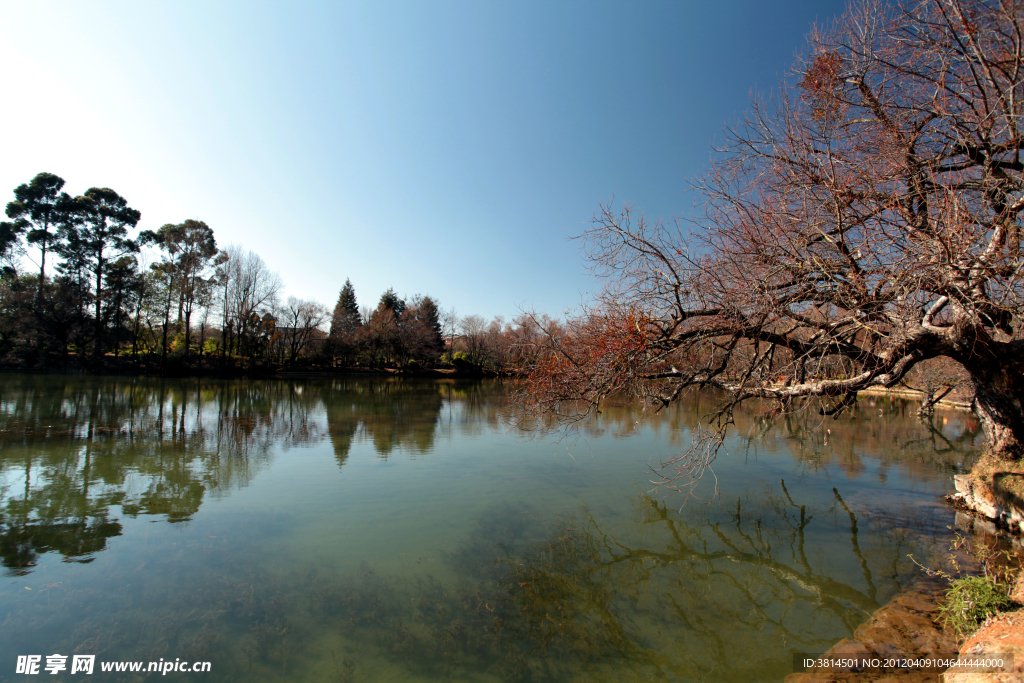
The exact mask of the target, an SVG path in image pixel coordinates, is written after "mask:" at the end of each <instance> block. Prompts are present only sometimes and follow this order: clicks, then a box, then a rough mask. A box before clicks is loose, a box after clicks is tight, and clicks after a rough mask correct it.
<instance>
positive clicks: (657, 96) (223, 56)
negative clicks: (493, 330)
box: [0, 0, 844, 318]
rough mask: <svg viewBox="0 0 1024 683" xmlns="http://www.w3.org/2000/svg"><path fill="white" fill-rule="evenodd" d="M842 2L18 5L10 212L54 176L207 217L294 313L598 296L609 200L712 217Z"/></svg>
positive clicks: (178, 213)
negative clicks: (349, 304) (698, 199)
mask: <svg viewBox="0 0 1024 683" xmlns="http://www.w3.org/2000/svg"><path fill="white" fill-rule="evenodd" d="M843 7H844V3H840V2H836V1H832V0H817V1H804V0H798V1H793V2H765V1H764V0H760V1H745V2H731V1H702V2H695V1H691V0H674V1H671V2H657V1H649V0H631V1H629V2H625V1H624V2H599V1H595V0H589V1H587V2H569V1H568V0H550V1H547V2H532V1H529V0H508V1H504V2H497V1H493V0H475V1H473V2H442V1H432V0H415V1H410V2H386V1H380V0H377V1H373V2H365V3H347V2H341V1H340V0H329V1H324V2H313V1H310V0H298V1H289V2H285V1H284V0H281V1H279V2H260V1H258V0H245V1H243V2H229V1H227V0H217V1H216V2H208V1H203V2H189V1H187V0H173V1H170V0H168V1H167V2H163V3H158V2H138V1H137V0H132V1H127V2H105V1H103V0H90V1H89V2H71V1H70V0H65V1H61V2H47V1H45V0H33V2H23V1H18V2H7V1H2V2H0V11H2V15H0V16H2V17H3V19H2V20H0V85H2V88H3V93H4V106H3V108H2V110H0V121H2V125H0V140H2V145H0V150H2V155H3V156H2V163H0V199H2V202H3V203H6V202H7V201H10V199H12V198H13V195H12V194H11V190H13V188H14V187H15V186H16V185H18V184H20V183H23V182H27V181H28V180H30V179H31V178H32V177H33V176H34V175H35V174H36V173H39V172H40V171H48V172H51V173H56V174H57V175H60V176H61V177H63V178H64V179H65V180H66V181H67V185H66V187H65V189H66V190H68V191H69V192H71V193H72V194H80V193H82V192H84V191H85V190H86V189H88V188H89V187H93V186H100V187H111V188H113V189H114V190H116V191H117V192H119V193H120V194H121V195H122V196H124V197H125V198H126V199H127V200H128V202H129V204H130V205H131V206H132V207H134V208H136V209H138V210H140V211H141V212H142V222H141V223H140V227H142V228H148V229H156V228H158V227H159V226H161V225H163V224H164V223H171V222H173V223H178V222H181V221H183V220H185V219H186V218H196V219H199V220H204V221H206V222H207V223H208V224H209V225H210V227H212V228H213V230H214V233H215V234H216V236H217V240H218V243H219V244H220V245H221V246H225V245H228V244H232V243H234V244H239V245H242V246H244V247H247V248H249V249H252V250H253V251H255V252H257V253H258V254H260V256H262V257H263V259H264V260H265V261H266V262H267V264H268V265H269V266H270V268H271V269H272V270H275V271H277V272H278V273H280V275H281V276H282V278H283V280H284V282H285V284H286V288H287V291H286V295H295V296H299V297H303V298H315V299H317V300H319V301H321V302H322V303H324V304H327V305H328V306H333V305H334V302H335V300H336V298H337V295H338V290H339V289H340V288H341V285H342V284H343V283H344V281H345V278H346V277H348V278H351V280H352V283H353V285H354V286H355V290H356V295H357V297H358V299H359V303H360V304H361V305H366V304H368V305H371V306H372V305H376V303H377V300H378V299H379V298H380V295H381V293H382V292H383V291H384V290H385V289H387V288H388V287H394V289H395V291H396V292H398V293H399V294H400V295H412V294H416V293H422V294H430V295H432V296H434V297H435V298H436V299H438V300H439V301H440V303H441V305H442V307H444V308H445V309H448V308H450V307H452V306H454V307H455V308H456V309H457V310H458V312H459V314H460V315H465V314H469V313H478V314H481V315H484V316H485V317H491V316H493V315H504V316H506V318H508V317H510V316H512V315H514V314H515V313H516V312H517V308H518V307H520V306H522V307H526V308H536V309H537V310H539V311H544V312H547V313H550V314H552V315H555V316H561V315H562V314H563V311H565V310H566V309H567V308H571V307H573V306H575V305H576V304H578V303H579V301H580V300H581V299H583V298H586V297H587V294H586V293H587V291H588V290H590V289H591V286H592V283H591V279H590V276H589V275H588V274H587V273H586V271H585V270H584V267H583V262H582V260H581V258H580V252H579V245H578V243H577V242H574V241H571V240H570V239H569V238H570V237H571V236H573V235H577V234H579V233H580V232H581V231H582V230H584V229H585V227H586V225H587V223H588V221H589V220H590V218H591V217H592V216H593V213H594V211H595V209H596V208H597V207H598V204H599V203H600V202H602V201H606V200H609V199H611V198H612V197H613V196H614V197H617V198H618V199H619V200H625V201H629V202H632V203H635V204H636V206H637V208H643V209H644V210H645V212H646V213H647V215H648V216H655V217H657V216H662V217H666V218H668V217H671V216H673V215H679V214H682V213H685V212H686V211H687V210H688V209H689V208H690V207H691V206H692V205H693V203H694V198H693V197H692V195H690V194H687V193H686V188H687V179H688V178H691V177H693V176H694V175H697V174H699V173H700V172H701V170H702V169H703V168H705V167H706V166H707V164H708V161H709V159H710V156H711V147H712V144H713V142H714V140H715V139H716V138H717V139H719V140H720V139H721V137H722V130H723V127H724V126H725V125H726V124H727V123H729V122H730V121H732V120H735V119H736V118H737V117H738V116H740V115H741V114H742V113H743V112H744V111H745V110H746V108H747V103H748V101H749V97H750V94H751V92H752V91H754V90H756V91H761V92H764V91H767V90H770V89H771V88H772V87H774V86H776V85H777V83H778V79H779V78H780V77H782V76H784V75H785V74H786V72H787V70H788V69H789V67H790V66H791V65H792V63H793V59H794V56H795V55H796V54H797V53H798V52H799V51H802V50H803V49H804V46H805V41H806V35H807V33H808V31H809V29H810V27H811V25H812V24H813V23H814V22H815V21H818V22H827V21H829V20H830V19H831V18H832V17H834V16H835V15H836V14H837V13H839V12H841V11H842V9H843Z"/></svg>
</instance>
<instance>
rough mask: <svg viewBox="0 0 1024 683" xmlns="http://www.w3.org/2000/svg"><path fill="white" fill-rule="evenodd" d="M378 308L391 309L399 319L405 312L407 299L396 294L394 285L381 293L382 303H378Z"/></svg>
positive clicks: (379, 309) (381, 309)
mask: <svg viewBox="0 0 1024 683" xmlns="http://www.w3.org/2000/svg"><path fill="white" fill-rule="evenodd" d="M377 310H378V311H386V310H390V311H391V312H393V313H394V314H395V318H396V319H398V318H401V317H402V314H403V313H405V301H403V300H402V299H401V298H399V296H398V295H397V294H395V290H394V288H393V287H388V291H386V292H384V293H383V294H381V297H380V303H379V304H377Z"/></svg>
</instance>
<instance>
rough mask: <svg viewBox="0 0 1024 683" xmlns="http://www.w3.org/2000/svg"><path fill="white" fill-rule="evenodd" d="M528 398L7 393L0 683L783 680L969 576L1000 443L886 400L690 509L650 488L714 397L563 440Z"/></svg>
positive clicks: (475, 390) (60, 385)
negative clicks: (889, 606) (925, 584)
mask: <svg viewBox="0 0 1024 683" xmlns="http://www.w3.org/2000/svg"><path fill="white" fill-rule="evenodd" d="M504 395H505V394H504V387H503V386H502V385H501V384H500V383H498V382H473V381H430V380H410V379H384V378H361V377H338V378H330V379H322V380H321V379H302V380H295V381H289V380H274V381H237V380H223V381H221V380H212V379H202V380H199V379H186V380H160V379H147V378H97V377H64V376H41V375H37V376H29V375H11V374H8V375H2V376H0V498H2V505H0V562H2V564H3V567H2V571H3V573H4V578H3V580H2V583H0V585H2V590H0V633H2V634H3V638H2V639H0V680H32V679H31V678H29V679H26V678H25V676H24V675H22V674H19V673H17V668H18V666H19V664H18V662H19V657H22V660H21V665H22V666H23V667H25V666H28V665H29V660H27V659H24V658H25V657H27V656H30V655H38V656H40V659H39V660H36V661H37V662H38V664H37V666H38V667H39V669H38V670H39V672H40V674H41V675H43V676H45V677H46V679H47V680H77V679H79V678H80V677H81V676H82V675H83V674H82V673H74V674H72V673H71V669H72V661H73V660H72V657H73V656H74V655H93V656H94V657H95V660H94V665H95V671H94V673H93V676H95V677H96V679H97V680H125V681H129V680H145V679H154V680H155V679H156V678H166V680H180V681H184V680H190V681H191V680H196V681H200V680H201V681H211V682H212V681H235V680H246V681H295V680H301V681H334V682H338V683H356V682H362V681H480V682H484V681H494V682H499V681H691V680H692V681H761V680H763V681H779V680H781V679H782V678H784V677H785V676H786V675H787V674H789V673H791V672H792V671H793V669H792V656H791V653H793V652H824V651H825V650H827V649H828V648H829V647H830V646H831V645H832V644H833V643H834V642H835V641H837V640H839V639H840V638H843V637H847V636H849V635H850V634H851V633H852V632H853V630H854V629H855V628H856V627H857V626H858V625H859V624H860V623H862V622H864V621H865V620H867V619H868V617H869V616H870V614H871V613H872V611H873V610H874V609H876V608H877V607H879V606H880V605H882V604H884V603H885V602H887V601H888V600H890V599H891V598H892V597H893V596H894V595H895V594H897V593H898V592H899V591H900V589H901V586H905V585H906V584H907V583H908V582H909V581H911V580H913V579H914V577H915V576H917V575H918V573H919V572H920V569H919V568H918V566H917V565H916V564H915V563H914V561H913V560H912V559H911V558H910V556H911V555H913V557H914V558H915V559H917V560H918V561H920V562H922V563H925V564H927V563H928V562H930V561H932V560H933V558H935V557H936V556H937V555H939V554H942V553H943V552H946V551H947V550H948V546H949V542H950V539H951V536H952V532H951V530H950V527H951V526H952V524H953V516H954V515H953V512H952V511H951V510H950V509H948V508H946V507H945V506H944V504H943V503H942V500H941V496H942V495H944V494H946V493H949V492H951V490H952V475H953V474H956V473H961V472H965V471H967V470H968V469H969V467H970V464H971V462H972V461H973V458H974V456H975V452H976V449H978V448H979V446H980V445H981V441H982V436H981V433H980V428H979V426H978V423H977V420H976V419H975V418H974V417H973V416H972V415H970V414H967V413H960V412H953V411H940V412H939V413H938V414H937V416H936V418H935V420H934V421H933V422H932V423H931V424H929V425H926V424H924V423H922V422H921V421H919V420H918V419H917V418H916V417H915V410H916V407H915V404H914V403H912V402H907V401H901V400H893V399H889V398H862V399H861V400H860V401H859V402H858V404H857V406H856V408H855V409H854V411H853V413H852V414H850V415H846V416H844V417H842V418H840V419H838V420H833V419H831V418H823V417H821V416H819V415H816V414H814V415H803V416H794V417H792V418H790V419H788V420H779V421H776V422H775V423H774V424H769V423H768V422H766V421H764V420H763V419H760V417H759V416H758V415H756V414H754V413H744V414H740V415H738V417H737V425H736V429H735V430H734V432H733V437H732V438H730V440H729V441H727V443H726V449H725V451H723V452H722V453H720V454H719V456H718V458H717V460H716V461H715V463H714V465H713V467H714V473H713V475H712V474H708V475H706V476H705V477H704V479H703V480H702V481H701V482H700V485H699V486H698V487H697V488H696V489H695V492H694V494H695V496H697V498H690V499H686V498H684V497H682V496H679V495H674V496H673V495H667V494H664V493H659V492H658V491H654V492H652V491H651V489H652V485H651V483H650V480H651V478H652V475H651V472H650V469H649V468H650V464H651V463H656V462H658V460H659V459H660V458H665V457H669V456H671V455H672V454H673V453H675V452H678V451H679V450H681V449H683V448H685V447H686V445H687V444H688V443H689V440H690V437H691V434H692V433H693V429H694V428H695V426H696V424H697V421H698V419H699V417H700V416H701V415H703V414H704V413H705V412H707V410H708V409H709V408H710V406H711V405H712V403H711V400H712V397H709V396H706V395H704V396H699V395H698V396H695V397H691V398H690V399H688V400H686V401H683V402H681V403H679V404H677V405H674V406H672V407H671V408H669V409H666V410H664V411H662V412H661V413H658V414H649V413H642V412H636V411H633V410H630V409H628V408H625V407H618V408H611V409H609V410H607V411H605V413H603V414H602V415H601V416H600V417H599V418H596V419H594V420H591V421H590V422H588V423H587V424H586V425H584V427H583V428H582V429H581V430H580V432H579V433H578V434H576V435H570V436H568V437H563V438H558V437H557V436H555V435H540V434H531V433H522V432H517V431H515V430H513V429H512V428H511V427H510V425H509V422H508V420H507V419H506V416H505V412H504V411H505V409H504ZM716 484H717V489H718V490H717V496H716V497H714V499H713V500H711V501H708V500H707V499H709V498H711V495H712V494H713V493H715V491H714V487H715V485H716ZM698 498H699V499H698ZM52 655H59V656H60V657H64V658H66V670H61V671H59V672H58V675H55V676H51V675H50V674H49V673H48V672H47V671H46V670H44V667H45V666H46V665H47V663H48V660H47V657H48V656H52ZM61 661H62V660H60V659H59V658H57V659H55V660H53V661H52V662H51V663H53V664H56V665H59V664H60V662H61ZM116 662H126V663H128V662H142V663H143V671H142V672H141V673H131V672H129V671H125V672H122V673H117V672H116V671H106V672H105V671H101V666H104V665H105V664H106V665H107V666H108V667H109V666H113V664H111V663H116ZM149 662H156V663H157V664H158V665H159V667H164V665H165V663H174V665H173V666H180V664H181V663H182V662H186V663H189V664H190V665H191V663H194V662H209V671H208V672H204V673H191V672H188V673H186V672H182V671H176V670H171V671H170V672H169V673H167V674H166V675H161V674H159V673H148V674H147V673H146V666H148V663H149ZM123 666H127V664H125V665H123ZM159 667H158V668H159ZM165 668H166V667H165Z"/></svg>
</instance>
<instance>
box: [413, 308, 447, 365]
mask: <svg viewBox="0 0 1024 683" xmlns="http://www.w3.org/2000/svg"><path fill="white" fill-rule="evenodd" d="M418 308H419V312H420V316H421V317H422V318H423V322H424V324H425V325H426V328H427V329H428V330H429V337H430V340H429V346H430V348H431V350H433V351H434V352H435V353H436V354H437V355H438V356H440V355H441V353H442V352H443V351H444V335H443V334H442V330H441V312H440V311H439V310H438V308H437V302H436V301H434V300H433V299H432V298H430V297H429V296H425V297H423V299H421V300H420V302H419V306H418Z"/></svg>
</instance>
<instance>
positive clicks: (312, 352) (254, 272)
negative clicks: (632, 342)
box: [0, 173, 560, 371]
mask: <svg viewBox="0 0 1024 683" xmlns="http://www.w3.org/2000/svg"><path fill="white" fill-rule="evenodd" d="M64 185H65V183H64V180H63V179H62V178H60V177H59V176H56V175H54V174H52V173H40V174H38V175H37V176H36V177H34V178H33V179H32V180H30V181H29V182H27V183H25V184H22V185H19V186H18V187H17V188H15V189H14V200H13V201H11V202H9V203H8V204H7V206H6V216H7V218H8V220H7V221H4V222H0V362H2V364H3V365H5V366H6V367H21V368H42V367H48V366H52V365H53V364H54V363H55V362H57V363H64V364H67V363H69V362H78V363H86V362H94V363H95V362H96V361H99V362H100V365H101V366H103V365H104V364H109V363H110V362H111V361H110V359H111V358H113V359H116V361H115V362H116V363H119V364H122V365H123V364H129V365H130V364H132V363H136V364H140V365H145V366H147V367H149V368H153V367H156V368H160V369H165V368H167V367H168V366H170V367H173V368H179V369H180V368H183V367H184V368H190V367H206V368H214V367H218V366H220V367H233V368H250V369H251V368H254V367H267V366H273V365H318V366H327V367H352V366H363V367H368V368H386V367H391V368H405V369H415V368H417V367H419V368H431V367H436V366H438V365H439V364H450V365H455V366H472V367H474V368H477V369H487V370H494V371H497V370H501V369H503V368H509V367H512V368H514V367H515V365H516V363H517V355H518V354H521V353H522V352H523V350H524V349H527V348H530V347H531V346H532V345H533V343H534V342H535V341H536V340H537V339H539V338H540V337H541V336H543V335H549V334H559V333H560V330H559V326H558V323H557V322H556V321H553V320H551V319H549V318H546V317H544V318H534V317H532V316H526V315H524V316H521V317H519V318H517V319H516V320H515V321H513V322H512V323H511V324H505V322H504V321H503V320H502V319H501V318H496V319H494V320H492V321H489V322H488V321H486V320H485V319H483V318H482V317H480V316H477V315H470V316H466V317H459V316H458V315H457V314H456V313H455V311H454V309H452V310H449V311H442V309H441V307H440V305H439V303H438V302H437V300H436V299H434V298H433V297H430V296H422V295H415V296H412V297H409V298H407V299H403V298H401V297H399V296H398V295H397V294H396V293H395V291H394V290H393V289H389V290H388V291H386V292H384V294H383V295H382V296H381V297H380V300H379V302H378V303H377V306H376V307H375V308H370V307H368V306H363V307H360V306H359V303H358V301H357V299H356V293H355V288H354V287H353V285H352V282H351V281H350V280H346V281H345V284H344V286H343V287H342V289H341V292H340V295H339V297H338V301H337V303H336V305H335V307H334V310H333V313H332V312H331V311H330V310H329V309H328V308H327V307H326V306H324V305H322V304H320V303H318V302H316V301H311V300H303V299H298V298H295V297H289V298H288V299H287V300H286V301H284V302H282V301H281V298H282V297H281V293H282V290H283V283H282V281H281V278H280V277H279V276H278V275H277V274H276V273H274V272H272V271H271V270H270V269H269V268H268V267H267V265H266V263H264V261H263V260H262V259H261V258H260V257H259V256H258V255H257V254H255V253H253V252H251V251H248V250H246V249H243V248H241V247H236V246H228V247H226V248H220V247H218V245H217V241H216V239H215V237H214V232H213V230H212V229H211V228H210V226H208V225H207V224H206V223H204V222H203V221H200V220H192V219H189V220H185V221H183V222H181V223H167V224H165V225H164V226H162V227H161V228H159V229H158V230H155V231H154V230H137V229H136V228H137V225H138V223H139V219H140V218H141V213H140V212H139V211H138V210H137V209H134V208H132V207H131V206H129V204H128V202H127V200H126V199H125V198H123V197H122V196H121V195H119V194H118V193H117V192H115V191H114V190H112V189H109V188H97V187H94V188H90V189H88V190H86V191H85V192H84V193H83V194H81V195H79V196H72V195H71V194H68V193H67V192H65V191H64ZM26 262H29V264H30V265H29V266H26Z"/></svg>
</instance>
